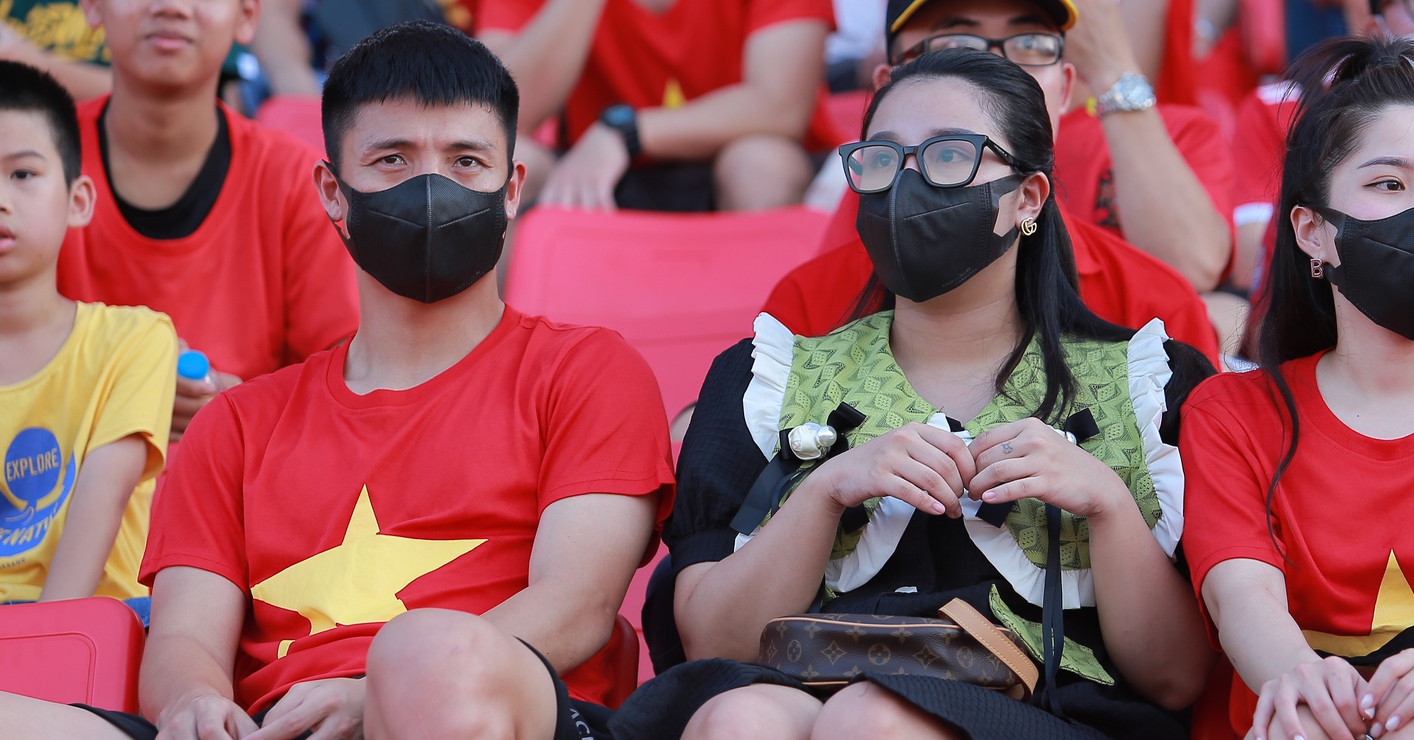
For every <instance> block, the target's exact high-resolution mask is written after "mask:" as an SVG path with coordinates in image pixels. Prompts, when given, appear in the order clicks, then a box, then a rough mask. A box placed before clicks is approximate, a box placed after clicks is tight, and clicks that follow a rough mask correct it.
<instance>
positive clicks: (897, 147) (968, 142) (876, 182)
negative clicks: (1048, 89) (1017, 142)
mask: <svg viewBox="0 0 1414 740" xmlns="http://www.w3.org/2000/svg"><path fill="white" fill-rule="evenodd" d="M984 147H985V148H987V149H991V150H992V151H994V152H996V153H997V156H998V157H1000V158H1001V160H1002V161H1003V162H1005V163H1006V164H1007V166H1009V167H1011V168H1012V169H1019V167H1018V163H1017V161H1016V158H1015V157H1013V156H1011V154H1009V153H1007V151H1006V150H1005V149H1002V148H1001V147H999V146H997V145H996V143H995V142H993V141H992V140H991V139H989V138H987V136H986V135H984V134H948V135H945V136H934V137H933V138H931V139H928V140H926V141H924V142H923V143H921V144H919V145H918V146H904V145H902V144H897V143H895V142H892V141H857V142H855V143H853V144H845V145H844V146H842V147H840V159H841V160H842V161H843V162H844V176H845V179H846V180H848V181H849V187H850V189H851V190H853V191H854V192H856V193H877V192H880V191H883V190H888V189H889V188H891V187H893V186H894V183H895V182H897V181H898V176H899V173H900V172H902V171H903V163H904V160H906V159H907V158H908V156H909V155H910V154H911V155H913V156H914V157H915V158H917V160H918V169H919V170H920V171H921V172H922V173H923V179H924V180H927V181H928V183H929V184H930V185H932V186H934V187H939V188H955V187H960V186H963V185H967V184H968V183H971V182H972V179H973V178H974V177H977V168H979V167H981V166H982V149H983V148H984Z"/></svg>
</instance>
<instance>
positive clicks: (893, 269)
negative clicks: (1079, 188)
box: [854, 169, 1023, 303]
mask: <svg viewBox="0 0 1414 740" xmlns="http://www.w3.org/2000/svg"><path fill="white" fill-rule="evenodd" d="M1022 179H1023V178H1022V177H1021V176H1020V175H1008V176H1006V177H1003V178H999V179H997V180H993V181H992V182H988V183H983V184H981V185H973V186H970V187H962V188H937V187H933V186H932V185H930V184H928V181H927V180H924V179H923V175H921V174H920V173H918V172H917V171H916V170H911V169H906V170H904V171H903V172H901V173H899V179H898V182H896V183H894V186H893V187H892V188H889V189H888V190H885V191H883V192H879V193H866V194H862V195H860V196H859V216H858V218H856V219H855V222H854V226H855V228H856V229H857V230H858V231H859V238H860V240H861V241H863V242H864V248H865V249H866V250H868V252H869V259H870V260H872V261H873V262H874V272H875V273H876V274H877V275H878V276H879V280H880V281H882V282H883V283H884V287H886V288H888V289H889V290H890V291H892V292H893V294H894V295H897V296H900V297H903V298H906V299H908V300H910V301H913V302H914V303H922V302H924V301H927V300H930V299H933V298H936V297H938V296H940V295H942V294H944V293H946V292H948V291H950V290H952V289H953V288H956V287H957V286H959V285H962V284H963V283H965V282H967V280H968V278H971V277H972V276H973V275H976V274H977V273H978V272H981V271H982V270H983V269H984V268H986V267H987V265H990V264H992V263H993V262H995V261H996V259H997V258H998V257H1000V256H1002V255H1003V254H1005V253H1006V251H1007V249H1010V248H1011V245H1012V244H1013V243H1015V242H1016V234H1017V230H1016V229H1015V228H1012V229H1011V230H1010V231H1008V232H1007V233H1005V234H1002V235H1000V236H998V235H997V234H994V233H992V229H993V228H994V227H995V225H996V223H997V213H998V211H999V207H998V204H999V203H1000V201H1001V197H1002V196H1003V195H1006V194H1007V193H1010V192H1011V191H1013V190H1016V189H1017V187H1019V186H1020V185H1021V181H1022Z"/></svg>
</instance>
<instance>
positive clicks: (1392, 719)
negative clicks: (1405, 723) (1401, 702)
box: [1385, 714, 1399, 732]
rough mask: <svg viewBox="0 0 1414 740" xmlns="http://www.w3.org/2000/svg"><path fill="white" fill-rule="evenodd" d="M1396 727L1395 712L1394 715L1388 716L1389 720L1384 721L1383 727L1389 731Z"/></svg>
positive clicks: (1396, 718)
mask: <svg viewBox="0 0 1414 740" xmlns="http://www.w3.org/2000/svg"><path fill="white" fill-rule="evenodd" d="M1398 728H1399V715H1397V714H1396V715H1394V716H1393V717H1390V718H1389V721H1388V722H1386V723H1385V729H1386V730H1389V731H1390V732H1394V731H1395V730H1396V729H1398Z"/></svg>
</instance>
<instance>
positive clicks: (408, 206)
mask: <svg viewBox="0 0 1414 740" xmlns="http://www.w3.org/2000/svg"><path fill="white" fill-rule="evenodd" d="M507 184H509V180H508V181H507ZM339 189H340V190H342V191H343V193H344V197H345V198H347V199H348V201H349V213H348V216H347V217H346V218H345V220H344V224H345V226H346V227H347V228H348V232H349V233H348V236H344V235H343V232H342V231H341V232H340V234H339V235H340V236H341V237H343V240H344V246H346V247H348V250H349V254H350V255H352V256H353V260H354V263H355V264H357V265H358V266H359V268H361V269H362V270H363V271H364V272H366V273H368V274H369V275H372V276H373V278H374V279H375V280H377V281H378V282H379V283H381V284H382V285H383V287H385V288H387V289H388V290H391V291H393V292H394V293H397V294H398V295H400V296H403V297H404V298H411V299H412V300H415V301H422V302H423V303H436V302H437V301H440V300H442V299H444V298H451V297H452V296H454V295H456V294H458V293H460V292H462V291H463V290H466V289H467V288H469V287H471V284H472V283H475V282H476V281H477V280H480V279H481V278H482V277H483V276H484V275H486V273H488V272H491V270H492V268H494V267H495V266H496V261H497V260H499V259H500V258H501V249H502V247H503V246H504V245H505V240H506V185H502V186H501V189H500V190H497V191H495V192H492V193H483V192H481V191H479V190H471V189H469V188H464V187H462V186H461V185H459V184H457V183H456V182H455V181H453V180H451V179H450V178H446V177H443V176H442V175H437V174H429V175H418V176H417V177H414V178H412V179H410V180H405V181H403V182H401V183H398V184H397V185H394V186H393V187H391V188H388V189H387V190H379V191H377V192H373V193H364V192H360V191H358V190H354V189H353V188H351V187H349V186H348V185H346V184H344V181H343V180H339Z"/></svg>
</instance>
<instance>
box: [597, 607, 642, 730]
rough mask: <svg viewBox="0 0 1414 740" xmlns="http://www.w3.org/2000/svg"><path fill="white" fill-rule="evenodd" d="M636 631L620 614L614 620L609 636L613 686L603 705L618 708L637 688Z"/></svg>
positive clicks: (637, 651) (637, 652)
mask: <svg viewBox="0 0 1414 740" xmlns="http://www.w3.org/2000/svg"><path fill="white" fill-rule="evenodd" d="M638 640H639V637H638V631H637V630H635V629H634V628H633V625H631V624H629V623H628V620H627V619H625V618H624V615H622V614H620V615H619V616H618V618H617V619H615V620H614V634H613V635H612V636H610V637H609V651H610V654H611V655H612V656H613V658H612V660H613V668H614V688H613V690H612V691H611V692H610V693H609V695H608V696H607V697H605V698H604V702H605V706H607V707H609V708H610V709H618V708H619V705H620V704H623V703H624V699H627V698H628V695H629V694H632V693H633V690H634V689H636V688H638V654H639V652H640V651H639V648H638Z"/></svg>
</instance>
